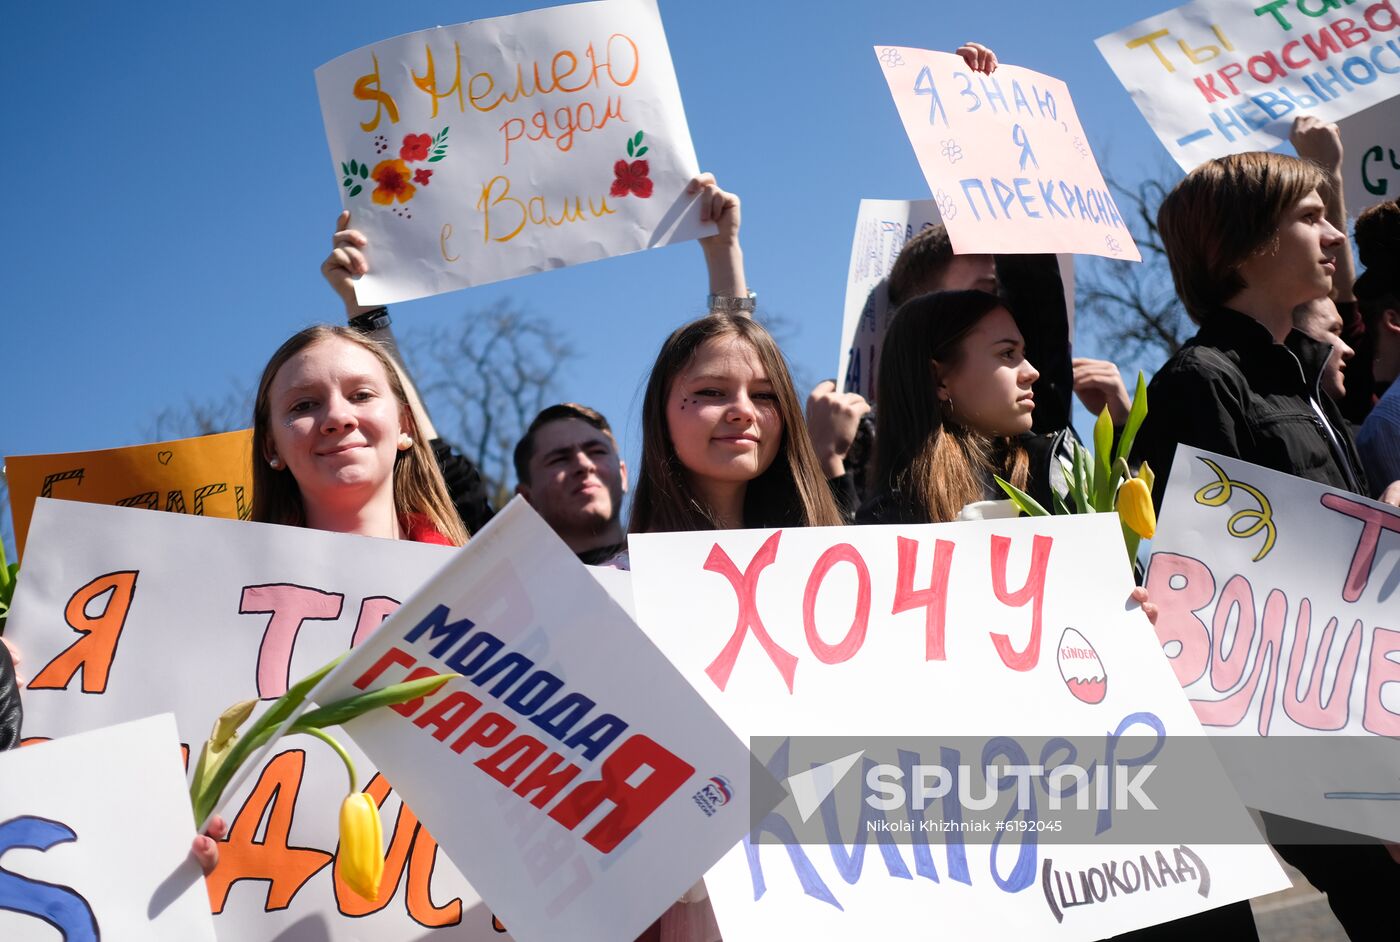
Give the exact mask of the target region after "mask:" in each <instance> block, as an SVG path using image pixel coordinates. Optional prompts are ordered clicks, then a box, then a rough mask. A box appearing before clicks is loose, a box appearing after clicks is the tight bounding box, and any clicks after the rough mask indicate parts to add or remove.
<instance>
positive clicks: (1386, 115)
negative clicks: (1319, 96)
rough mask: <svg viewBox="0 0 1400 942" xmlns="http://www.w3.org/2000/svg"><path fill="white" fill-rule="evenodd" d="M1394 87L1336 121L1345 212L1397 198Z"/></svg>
mask: <svg viewBox="0 0 1400 942" xmlns="http://www.w3.org/2000/svg"><path fill="white" fill-rule="evenodd" d="M1396 45H1400V42H1397V43H1396ZM1396 91H1397V97H1395V98H1389V99H1386V100H1385V101H1383V102H1381V103H1380V104H1379V105H1373V106H1371V107H1370V108H1367V109H1366V110H1365V111H1361V112H1358V113H1356V114H1354V115H1352V116H1350V117H1348V118H1343V119H1342V120H1340V121H1338V122H1337V129H1338V130H1339V131H1340V132H1341V135H1342V193H1343V195H1344V196H1345V198H1346V207H1347V215H1348V216H1352V217H1355V216H1356V215H1357V214H1358V213H1359V212H1361V211H1362V210H1363V209H1365V208H1366V207H1368V206H1374V205H1376V204H1377V203H1382V202H1385V201H1386V200H1394V199H1400V89H1397V90H1396Z"/></svg>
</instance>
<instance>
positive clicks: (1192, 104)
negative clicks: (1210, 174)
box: [1096, 0, 1400, 170]
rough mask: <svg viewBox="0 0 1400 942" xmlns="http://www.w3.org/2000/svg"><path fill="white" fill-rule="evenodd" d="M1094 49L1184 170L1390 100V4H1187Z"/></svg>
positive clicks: (1395, 29) (1395, 28)
mask: <svg viewBox="0 0 1400 942" xmlns="http://www.w3.org/2000/svg"><path fill="white" fill-rule="evenodd" d="M1096 42H1097V44H1098V47H1099V51H1100V52H1101V53H1103V57H1104V58H1105V59H1107V60H1108V64H1109V65H1110V66H1111V67H1112V68H1113V71H1114V73H1115V74H1116V75H1117V76H1118V79H1119V81H1121V82H1122V83H1123V85H1124V87H1125V88H1127V90H1128V93H1129V94H1131V95H1132V96H1133V102H1134V103H1135V104H1136V105H1137V106H1138V109H1139V110H1140V111H1141V112H1142V115H1143V117H1144V118H1146V119H1147V123H1148V124H1150V125H1151V126H1152V130H1153V131H1155V132H1156V134H1157V137H1158V138H1159V139H1160V140H1161V141H1162V144H1163V146H1165V147H1166V148H1167V151H1168V152H1169V153H1170V154H1171V155H1172V158H1173V159H1174V160H1175V161H1176V162H1177V163H1178V164H1180V165H1181V168H1182V169H1183V170H1190V169H1192V168H1193V167H1195V166H1197V165H1198V164H1201V163H1203V162H1205V161H1207V160H1209V159H1210V158H1212V157H1221V156H1224V155H1225V154H1239V153H1243V152H1245V151H1251V150H1272V149H1273V148H1274V147H1277V146H1278V145H1279V144H1281V143H1283V142H1284V141H1286V140H1288V129H1289V127H1290V126H1291V125H1292V123H1293V119H1294V118H1295V117H1297V116H1298V115H1300V114H1312V115H1315V116H1316V117H1318V118H1320V119H1322V120H1323V121H1336V120H1338V119H1339V118H1345V117H1346V116H1347V115H1350V114H1355V113H1356V112H1358V111H1361V110H1362V109H1364V108H1369V107H1370V106H1371V105H1374V104H1377V103H1378V102H1381V101H1384V100H1385V99H1387V98H1390V97H1393V96H1394V95H1396V94H1400V8H1398V7H1397V6H1396V5H1395V3H1394V0H1380V2H1367V0H1347V2H1345V3H1343V2H1340V0H1321V2H1317V3H1311V2H1308V0H1263V2H1252V3H1242V2H1238V0H1195V2H1194V3H1188V4H1186V5H1185V6H1181V7H1177V8H1176V9H1174V10H1170V11H1168V12H1166V13H1161V14H1158V15H1157V16H1151V17H1148V18H1147V19H1145V20H1142V21H1140V22H1138V23H1134V24H1133V25H1132V26H1129V27H1126V28H1124V29H1120V30H1118V31H1117V32H1114V33H1109V34H1108V35H1107V36H1101V37H1099V39H1098V40H1096Z"/></svg>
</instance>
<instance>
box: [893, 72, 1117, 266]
mask: <svg viewBox="0 0 1400 942" xmlns="http://www.w3.org/2000/svg"><path fill="white" fill-rule="evenodd" d="M875 56H876V58H877V60H878V61H879V64H880V68H881V69H882V70H883V72H884V74H885V81H886V82H888V83H889V86H890V94H891V95H893V96H894V102H895V105H896V107H898V109H899V116H900V118H901V119H902V120H903V122H904V130H905V132H906V133H907V134H908V135H909V140H910V142H911V143H912V144H913V145H914V153H915V154H916V155H917V156H918V158H919V166H920V168H921V169H922V170H923V172H924V179H926V180H927V181H928V185H929V189H930V190H932V191H933V197H934V202H935V203H936V204H937V206H938V212H939V214H940V215H941V216H942V217H943V224H944V225H945V226H947V227H948V236H949V238H950V239H951V240H952V243H953V249H954V250H955V251H957V252H958V253H960V254H966V253H970V252H981V253H994V252H1010V253H1015V252H1021V253H1026V252H1075V253H1082V254H1086V255H1103V256H1107V257H1109V258H1120V259H1129V260H1132V261H1141V259H1142V256H1141V255H1139V254H1138V250H1137V245H1136V244H1135V243H1134V242H1133V237H1132V234H1131V233H1130V232H1129V231H1128V227H1127V224H1126V223H1125V222H1124V220H1123V217H1122V214H1121V213H1120V212H1119V211H1118V206H1117V205H1116V204H1115V203H1114V201H1113V196H1112V195H1111V194H1110V193H1109V191H1108V187H1107V185H1106V184H1105V183H1104V180H1103V175H1102V174H1101V173H1099V166H1098V163H1097V162H1096V161H1095V160H1094V154H1093V151H1092V150H1090V148H1089V139H1088V136H1087V135H1086V134H1085V133H1084V128H1083V127H1082V126H1081V125H1080V123H1079V116H1078V114H1077V113H1076V112H1075V110H1074V102H1073V101H1072V100H1071V99H1070V95H1069V89H1068V88H1067V87H1066V86H1065V83H1064V82H1061V81H1060V80H1059V79H1056V78H1051V77H1050V76H1048V75H1041V74H1040V73H1039V72H1032V71H1031V70H1029V69H1022V68H1018V67H1016V66H1011V65H1002V66H999V67H998V68H997V70H996V72H995V73H994V74H992V75H982V74H980V73H977V72H973V71H972V70H971V69H969V68H968V67H967V65H966V63H964V62H963V60H962V59H961V58H960V57H958V56H955V55H952V54H951V53H945V52H929V51H927V50H924V49H909V48H906V47H902V46H876V47H875Z"/></svg>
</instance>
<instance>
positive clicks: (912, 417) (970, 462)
mask: <svg viewBox="0 0 1400 942" xmlns="http://www.w3.org/2000/svg"><path fill="white" fill-rule="evenodd" d="M1005 307H1006V305H1005V303H1003V302H1002V300H1001V299H1000V298H998V297H997V296H996V295H993V294H988V293H986V292H985V291H941V292H939V293H937V294H926V295H922V296H920V297H916V298H914V299H912V300H910V301H908V302H906V303H905V304H903V305H902V306H900V308H899V310H897V311H896V312H895V314H894V318H893V319H892V320H891V321H890V325H889V329H888V331H887V332H886V333H885V343H884V346H883V347H882V348H881V351H880V373H879V378H878V379H877V380H876V383H877V389H876V392H877V393H878V395H877V397H876V398H877V401H878V402H879V403H880V426H879V434H878V435H876V436H875V473H876V481H877V482H878V484H877V486H881V487H884V488H888V489H889V490H891V491H893V492H894V493H895V495H896V496H897V499H898V500H899V501H900V502H901V503H902V504H903V509H904V510H905V511H906V512H907V514H908V516H910V517H912V518H915V519H919V520H928V521H930V522H932V523H943V522H945V521H948V520H953V519H955V518H956V517H957V515H958V512H959V511H960V510H962V508H963V507H964V506H966V505H967V504H970V503H972V502H973V501H978V500H982V499H983V498H984V497H985V496H986V494H985V491H986V482H987V475H988V473H991V472H995V473H998V474H1001V475H1002V476H1003V477H1005V478H1007V479H1008V480H1010V481H1011V483H1012V484H1015V485H1016V486H1017V487H1020V488H1022V489H1024V488H1025V486H1026V478H1027V476H1028V468H1029V465H1030V459H1029V457H1028V456H1027V454H1026V451H1025V449H1024V448H1021V447H1019V446H1018V445H1017V444H1016V443H1015V442H1014V441H1012V440H1011V439H1008V438H995V439H994V438H989V437H988V436H986V435H982V434H980V433H978V432H976V431H974V430H972V429H969V428H967V427H965V426H963V425H962V424H960V423H958V422H956V421H954V420H953V418H952V416H951V414H950V412H949V410H948V409H946V408H944V405H943V403H941V402H940V401H939V399H938V395H937V389H938V386H939V385H940V383H941V382H942V380H941V379H940V377H939V374H938V367H937V366H935V365H934V361H935V360H937V361H938V362H939V363H941V364H943V367H944V368H945V369H948V368H951V367H953V366H955V365H956V364H957V363H958V361H959V360H960V359H961V358H962V355H963V340H964V339H965V338H966V337H967V335H968V333H970V332H971V331H972V329H973V328H974V327H976V326H977V324H978V322H979V321H981V320H982V318H984V317H986V316H987V315H988V314H990V313H992V312H993V311H995V310H997V309H998V308H1005Z"/></svg>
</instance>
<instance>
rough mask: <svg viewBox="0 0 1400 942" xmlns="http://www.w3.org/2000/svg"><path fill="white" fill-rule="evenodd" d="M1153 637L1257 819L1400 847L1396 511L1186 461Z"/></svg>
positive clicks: (1233, 466)
mask: <svg viewBox="0 0 1400 942" xmlns="http://www.w3.org/2000/svg"><path fill="white" fill-rule="evenodd" d="M1161 521H1162V522H1161V525H1160V526H1159V527H1158V530H1157V535H1156V538H1155V539H1154V540H1153V541H1152V559H1151V562H1150V565H1149V568H1148V571H1147V591H1148V594H1149V595H1150V596H1151V597H1152V600H1153V601H1154V602H1156V603H1157V606H1158V608H1159V609H1160V611H1161V615H1160V617H1159V618H1158V619H1157V635H1158V637H1159V638H1160V639H1161V644H1162V649H1163V650H1164V651H1165V652H1166V654H1167V656H1168V657H1169V658H1170V659H1171V666H1172V668H1173V670H1174V671H1175V672H1176V677H1177V679H1178V680H1179V681H1180V682H1181V685H1182V687H1184V688H1185V690H1186V695H1187V696H1188V697H1190V698H1191V705H1192V706H1193V707H1194V708H1195V710H1196V715H1197V716H1199V717H1200V720H1201V724H1202V725H1203V726H1204V727H1205V728H1206V730H1207V732H1210V733H1212V734H1214V735H1216V736H1217V737H1231V738H1230V739H1228V740H1227V741H1225V742H1223V743H1218V744H1217V748H1218V751H1219V752H1220V756H1221V760H1222V761H1223V762H1224V763H1225V766H1226V769H1227V770H1228V771H1229V772H1230V777H1231V779H1232V780H1233V781H1234V782H1235V785H1236V787H1237V788H1238V789H1239V792H1240V797H1241V798H1243V799H1244V801H1245V802H1246V803H1248V804H1249V805H1251V806H1252V807H1256V808H1261V809H1263V810H1266V811H1272V812H1275V813H1278V814H1282V815H1287V816H1288V817H1292V818H1298V819H1300V820H1305V821H1313V822H1316V823H1318V824H1323V825H1326V826H1329V827H1333V828H1339V829H1341V830H1345V831H1354V832H1357V833H1361V834H1370V835H1373V836H1375V837H1379V838H1383V839H1385V840H1390V841H1400V815H1397V814H1396V808H1397V805H1396V802H1397V801H1400V742H1397V740H1396V737H1400V618H1397V617H1396V616H1397V612H1400V511H1397V510H1396V509H1395V508H1394V507H1391V506H1389V505H1386V504H1381V503H1378V502H1376V501H1373V500H1367V499H1366V498H1364V497H1358V496H1357V495H1355V494H1351V493H1348V492H1346V491H1341V490H1337V489H1335V488H1329V487H1325V486H1323V485H1321V484H1315V483H1313V482H1311V481H1306V480H1303V479H1302V478H1296V477H1293V476H1292V475H1287V474H1281V473H1279V472H1277V471H1270V470H1268V469H1266V468H1260V467H1258V466H1256V465H1252V464H1249V463H1247V462H1243V461H1236V460H1233V459H1231V458H1225V457H1222V456H1220V455H1216V454H1212V453H1211V452H1207V451H1199V450H1197V449H1195V448H1190V447H1187V446H1186V445H1179V446H1177V451H1176V457H1175V459H1174V460H1173V461H1172V470H1171V480H1170V481H1169V482H1168V486H1167V493H1166V497H1165V498H1164V499H1163V501H1162V516H1161Z"/></svg>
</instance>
